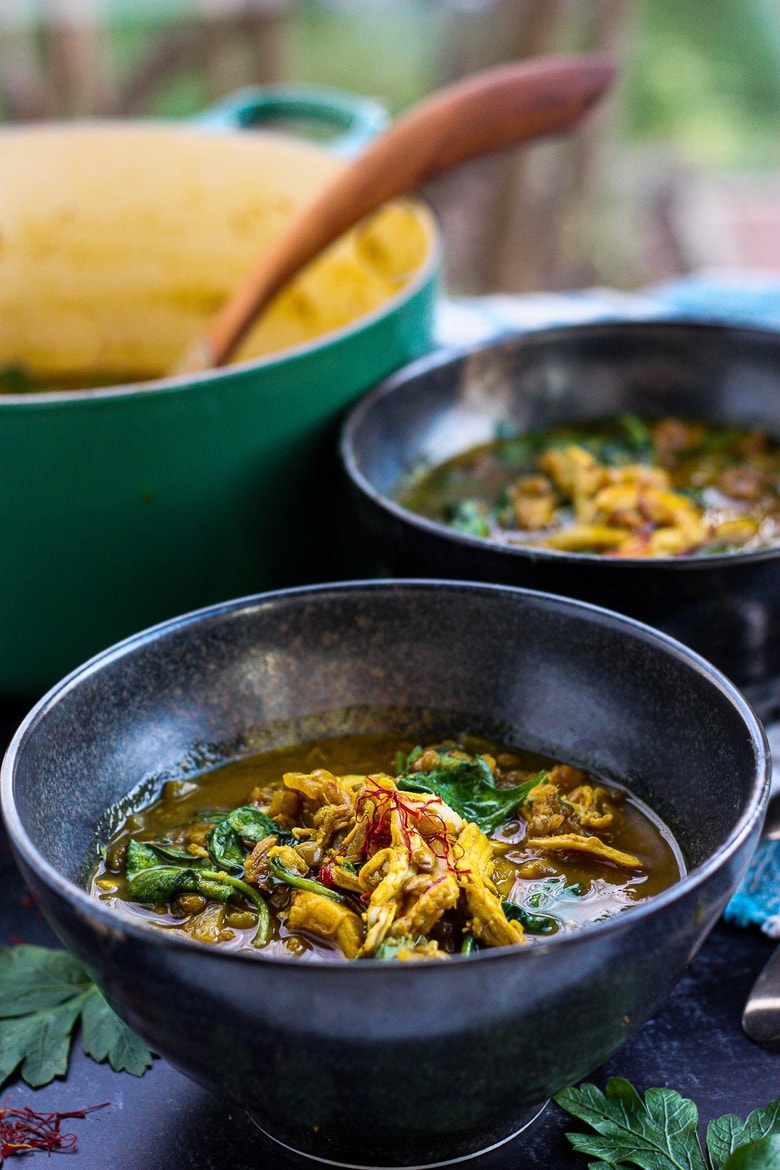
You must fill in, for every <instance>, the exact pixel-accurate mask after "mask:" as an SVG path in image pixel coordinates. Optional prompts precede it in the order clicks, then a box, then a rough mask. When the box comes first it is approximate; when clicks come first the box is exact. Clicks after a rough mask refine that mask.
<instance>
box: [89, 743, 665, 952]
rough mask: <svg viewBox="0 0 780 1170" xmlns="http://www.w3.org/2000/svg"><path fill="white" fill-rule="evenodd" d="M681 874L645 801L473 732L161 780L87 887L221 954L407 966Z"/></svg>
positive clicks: (624, 903)
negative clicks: (161, 784)
mask: <svg viewBox="0 0 780 1170" xmlns="http://www.w3.org/2000/svg"><path fill="white" fill-rule="evenodd" d="M682 870H683V866H682V861H681V858H680V853H679V850H678V849H677V847H676V845H675V843H674V841H673V839H672V837H671V835H670V833H669V831H668V830H667V829H666V828H665V827H664V826H663V824H662V823H661V822H660V821H659V820H658V818H657V817H655V815H654V814H653V813H652V812H651V811H650V810H649V809H648V808H647V807H646V806H644V805H642V804H640V803H639V802H638V801H637V800H635V799H634V798H633V797H632V796H631V795H630V794H629V793H627V792H626V791H624V790H623V789H621V788H618V787H616V786H614V785H611V784H610V785H607V784H604V783H602V782H600V781H599V780H598V779H596V778H594V777H593V776H591V775H589V774H587V773H585V772H582V771H580V770H578V769H576V768H572V767H569V766H568V765H565V764H556V763H554V762H552V761H550V760H546V759H542V758H540V757H538V756H533V755H531V754H529V753H528V752H525V751H523V750H521V749H518V748H515V747H512V746H509V745H506V744H501V743H495V742H491V741H488V740H485V739H481V738H478V737H475V736H464V737H462V738H461V739H459V740H457V741H455V740H448V741H445V742H437V743H434V744H427V745H426V744H421V743H417V742H415V740H413V739H409V738H408V737H400V736H397V735H362V736H348V737H342V738H335V739H327V740H321V741H318V742H315V743H308V744H302V745H298V746H296V747H290V748H284V749H279V750H274V751H269V752H266V753H263V754H261V755H256V756H251V757H247V758H243V759H238V760H235V761H233V762H231V763H227V764H224V765H221V766H219V767H217V768H215V769H213V770H212V771H209V772H207V773H205V774H204V775H202V776H200V777H198V778H197V779H194V780H187V781H169V782H168V783H167V784H166V785H165V786H164V788H163V790H162V793H161V796H160V797H159V799H157V800H155V802H154V803H152V804H150V805H148V806H147V807H145V808H142V809H140V810H139V811H138V812H136V813H134V814H133V815H131V816H130V817H129V818H127V819H126V820H125V822H124V824H123V825H122V827H121V829H120V830H119V832H118V833H116V834H115V836H114V837H113V838H112V840H111V841H110V842H108V843H107V845H106V846H105V848H104V849H103V850H102V857H101V861H100V863H99V865H98V866H97V868H96V870H95V873H94V875H93V878H92V881H91V890H92V893H93V894H94V895H95V896H96V897H98V898H100V899H101V900H103V901H107V902H109V903H111V904H112V905H114V906H116V907H117V908H119V909H121V910H122V912H123V913H126V914H133V915H137V916H140V917H142V918H144V919H147V920H148V921H150V922H153V923H154V924H155V925H157V926H158V927H159V928H160V929H163V930H168V931H172V932H175V933H180V934H182V935H183V936H188V937H190V938H192V939H196V940H199V941H201V942H204V943H210V944H213V945H216V946H220V947H225V948H231V949H246V950H247V951H248V952H250V953H254V954H256V953H258V950H259V951H260V952H265V953H272V954H276V955H287V956H294V957H297V958H304V959H306V958H312V957H317V958H329V959H333V960H337V961H338V960H351V959H362V958H374V959H399V960H406V961H409V960H427V959H446V958H448V957H449V956H451V955H453V954H458V953H461V954H463V953H470V952H471V951H473V950H480V949H483V948H486V947H503V946H524V945H529V944H532V943H533V942H534V940H538V939H539V938H545V937H549V936H550V935H553V934H557V933H561V932H564V933H565V932H568V931H572V930H576V929H579V928H581V927H585V926H587V925H588V924H589V923H592V922H595V921H598V920H600V919H603V918H606V917H609V916H611V915H614V914H618V913H622V912H623V911H625V910H628V909H630V907H632V906H634V905H636V903H637V902H639V901H641V900H642V899H644V898H647V897H649V896H651V895H653V894H656V893H658V892H659V891H660V890H662V889H664V888H665V887H667V886H669V885H670V884H672V883H673V882H675V881H676V880H677V879H678V878H679V877H680V875H681V873H682Z"/></svg>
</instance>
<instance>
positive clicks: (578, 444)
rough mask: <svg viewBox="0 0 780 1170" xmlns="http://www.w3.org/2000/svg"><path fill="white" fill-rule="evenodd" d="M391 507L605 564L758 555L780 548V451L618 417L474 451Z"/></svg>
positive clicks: (681, 426) (427, 476)
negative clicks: (644, 559)
mask: <svg viewBox="0 0 780 1170" xmlns="http://www.w3.org/2000/svg"><path fill="white" fill-rule="evenodd" d="M398 500H399V503H401V504H403V505H404V506H405V507H407V508H409V509H410V510H411V511H413V512H417V513H419V514H420V515H422V516H426V517H428V518H429V519H431V520H436V521H439V522H440V523H444V524H447V525H448V526H450V527H452V528H454V529H456V530H457V531H459V532H462V533H464V534H466V535H469V536H478V537H482V538H484V539H487V540H493V541H496V542H499V543H502V544H506V545H515V546H533V547H535V548H547V549H557V550H559V551H562V552H577V553H585V554H589V553H592V554H600V555H603V556H607V557H675V556H687V555H692V554H707V553H709V554H712V553H718V552H734V551H737V550H750V549H756V548H766V547H768V546H770V545H773V544H776V543H777V542H778V540H780V443H778V441H777V440H775V439H772V438H770V437H769V436H768V435H766V434H764V433H763V432H760V431H747V430H744V429H742V430H741V429H739V428H735V427H731V426H718V425H714V424H709V423H703V422H690V421H684V420H682V419H679V418H664V419H661V420H660V421H655V422H649V421H647V422H646V421H644V420H643V419H640V418H638V417H637V416H636V415H633V414H622V415H619V416H618V417H617V418H614V419H610V420H607V421H606V422H592V423H587V424H585V423H582V424H579V425H578V426H576V427H574V426H569V427H553V428H551V429H550V430H548V431H536V432H529V433H528V434H526V435H523V436H520V437H516V438H506V437H502V438H499V439H497V440H496V441H495V442H494V443H490V444H486V445H483V446H480V447H475V448H472V449H471V450H468V451H466V452H464V453H462V454H460V455H457V456H455V457H454V458H452V459H449V460H448V461H446V462H445V463H442V464H440V465H439V466H437V467H433V468H431V469H425V470H422V471H419V472H417V473H415V474H414V475H413V476H411V477H409V478H408V480H407V481H406V482H405V483H404V484H403V485H402V487H401V488H400V490H399V493H398Z"/></svg>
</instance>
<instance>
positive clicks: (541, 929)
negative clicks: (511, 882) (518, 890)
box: [501, 902, 558, 934]
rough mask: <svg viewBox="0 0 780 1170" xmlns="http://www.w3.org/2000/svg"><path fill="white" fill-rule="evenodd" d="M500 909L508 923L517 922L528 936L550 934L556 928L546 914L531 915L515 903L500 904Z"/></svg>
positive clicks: (553, 921) (552, 920)
mask: <svg viewBox="0 0 780 1170" xmlns="http://www.w3.org/2000/svg"><path fill="white" fill-rule="evenodd" d="M501 907H502V909H503V911H504V914H506V916H507V919H508V920H509V921H510V922H513V921H517V922H519V923H520V924H521V926H522V927H523V930H527V931H528V933H529V934H551V933H552V932H553V931H554V930H555V929H556V928H557V926H558V923H557V922H556V921H555V919H554V918H550V916H549V915H547V914H531V912H530V911H529V910H526V909H525V908H524V907H523V906H518V904H517V902H502V903H501Z"/></svg>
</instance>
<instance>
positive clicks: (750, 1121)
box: [707, 1098, 780, 1170]
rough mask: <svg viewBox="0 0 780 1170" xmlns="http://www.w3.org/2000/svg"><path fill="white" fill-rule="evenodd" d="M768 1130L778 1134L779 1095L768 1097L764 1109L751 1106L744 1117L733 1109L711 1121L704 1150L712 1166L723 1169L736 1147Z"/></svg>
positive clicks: (779, 1118)
mask: <svg viewBox="0 0 780 1170" xmlns="http://www.w3.org/2000/svg"><path fill="white" fill-rule="evenodd" d="M769 1134H780V1098H778V1099H777V1100H776V1101H770V1102H769V1104H768V1105H767V1107H766V1109H754V1110H753V1112H752V1113H751V1114H750V1115H749V1116H748V1117H747V1118H746V1119H745V1121H742V1120H741V1119H740V1118H739V1117H737V1116H736V1115H735V1114H734V1113H727V1114H726V1116H725V1117H719V1118H717V1120H715V1121H711V1122H710V1123H709V1125H708V1126H707V1152H708V1153H709V1155H710V1161H711V1162H712V1170H723V1167H724V1166H725V1164H726V1162H727V1160H728V1158H729V1157H730V1155H731V1154H733V1153H734V1151H735V1150H736V1149H738V1148H739V1147H740V1146H743V1145H745V1144H746V1143H748V1142H755V1141H758V1140H759V1139H761V1138H764V1137H767V1136H768V1135H769Z"/></svg>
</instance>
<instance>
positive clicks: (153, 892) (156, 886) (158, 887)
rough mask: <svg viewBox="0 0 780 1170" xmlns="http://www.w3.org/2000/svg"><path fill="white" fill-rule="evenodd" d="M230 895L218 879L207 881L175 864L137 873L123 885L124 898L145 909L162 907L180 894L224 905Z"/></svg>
mask: <svg viewBox="0 0 780 1170" xmlns="http://www.w3.org/2000/svg"><path fill="white" fill-rule="evenodd" d="M220 876H221V875H220ZM232 892H233V890H232V887H231V886H230V885H229V884H228V882H226V881H221V880H220V877H215V878H207V877H206V876H205V874H204V873H202V872H199V871H198V870H197V869H192V868H187V867H185V866H178V865H157V866H155V867H154V869H144V870H141V872H140V873H137V874H136V875H135V877H133V878H131V879H130V881H129V882H128V883H127V896H128V898H130V900H131V901H132V902H140V903H142V904H143V905H145V906H164V905H167V904H168V903H169V902H174V901H175V900H176V899H177V898H178V897H179V896H180V895H181V894H202V895H203V897H204V898H209V899H211V900H212V901H214V902H227V900H228V898H229V897H230V895H231V894H232Z"/></svg>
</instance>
